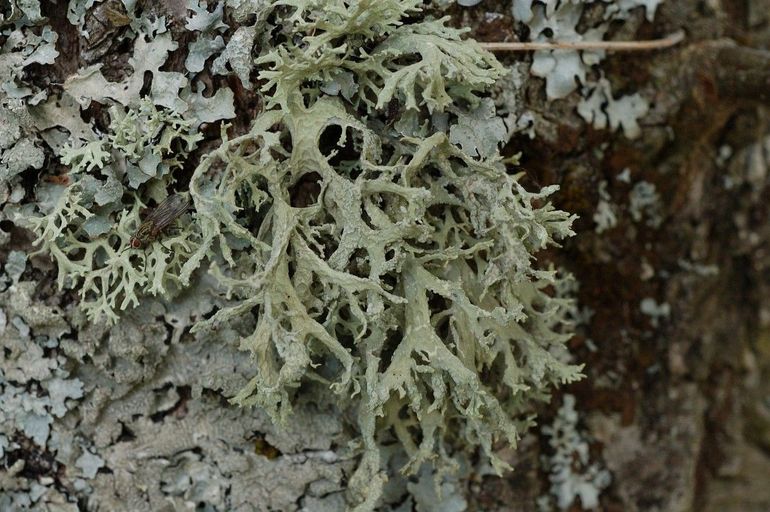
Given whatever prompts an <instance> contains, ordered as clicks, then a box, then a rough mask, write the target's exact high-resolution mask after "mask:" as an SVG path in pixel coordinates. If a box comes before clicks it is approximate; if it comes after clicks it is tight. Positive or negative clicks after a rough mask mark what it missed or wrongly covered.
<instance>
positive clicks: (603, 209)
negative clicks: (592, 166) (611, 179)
mask: <svg viewBox="0 0 770 512" xmlns="http://www.w3.org/2000/svg"><path fill="white" fill-rule="evenodd" d="M611 200H612V198H611V197H610V193H609V192H608V191H607V181H606V180H602V181H601V182H600V183H599V203H598V204H597V205H596V213H594V222H595V223H596V228H594V231H596V232H597V233H603V232H604V231H607V230H608V229H612V228H614V227H615V226H616V225H617V224H618V218H617V215H616V214H615V206H614V205H613V204H612V201H611Z"/></svg>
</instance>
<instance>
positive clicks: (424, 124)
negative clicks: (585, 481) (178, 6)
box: [28, 0, 580, 510]
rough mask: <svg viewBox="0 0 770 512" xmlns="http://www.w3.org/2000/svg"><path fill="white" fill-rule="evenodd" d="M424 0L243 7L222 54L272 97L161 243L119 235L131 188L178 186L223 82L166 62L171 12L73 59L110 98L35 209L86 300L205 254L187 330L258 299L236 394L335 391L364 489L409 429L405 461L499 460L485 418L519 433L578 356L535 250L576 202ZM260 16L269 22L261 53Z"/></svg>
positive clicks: (212, 166)
mask: <svg viewBox="0 0 770 512" xmlns="http://www.w3.org/2000/svg"><path fill="white" fill-rule="evenodd" d="M81 4H82V2H73V5H76V6H77V5H81ZM83 5H84V4H83ZM189 5H191V6H193V7H192V8H193V10H194V11H195V12H197V13H198V14H196V16H198V17H199V19H198V22H196V24H193V25H190V26H188V28H192V29H194V30H196V31H199V32H201V33H203V32H215V31H219V28H220V25H219V24H220V23H221V19H226V18H221V16H220V14H221V11H220V10H217V9H216V8H215V9H214V11H213V12H209V11H208V10H206V9H203V8H202V7H201V6H200V4H199V3H197V2H192V3H191V4H189ZM420 5H421V2H419V1H418V0H409V1H398V0H360V1H355V2H351V1H343V0H333V1H320V0H317V1H313V0H286V1H284V2H276V3H274V4H273V5H272V6H271V7H270V9H269V10H272V12H273V15H274V16H273V19H272V20H271V21H269V22H268V21H266V20H267V17H266V16H262V15H260V16H258V17H257V22H255V23H257V24H255V25H253V26H250V27H249V26H241V27H238V28H237V29H236V30H235V32H234V33H233V34H231V35H230V38H229V40H228V42H227V43H226V46H225V49H224V51H223V53H222V54H221V55H220V56H219V57H217V58H215V60H214V62H213V66H212V67H213V68H215V69H214V71H215V72H216V73H220V72H225V68H226V67H225V64H224V63H225V62H227V63H229V64H230V65H231V67H232V72H233V73H234V74H235V75H237V76H238V77H239V78H240V79H241V81H242V85H243V86H244V87H249V85H250V79H251V75H252V72H253V71H255V69H254V68H255V67H256V68H257V69H256V71H258V72H257V73H256V76H258V79H259V83H260V84H261V91H262V93H263V94H264V97H263V98H262V99H263V100H264V101H263V104H264V106H265V110H263V111H262V112H261V113H259V114H258V115H257V116H256V118H255V119H253V121H252V122H251V124H250V126H249V128H248V130H247V131H246V133H243V131H241V132H239V134H238V135H235V134H233V133H230V135H228V127H227V126H223V127H222V131H221V133H222V135H221V137H222V141H221V144H219V146H218V147H216V146H214V147H213V149H209V148H208V147H207V150H208V151H207V152H205V153H204V154H202V155H201V157H200V162H199V164H197V166H196V167H195V169H194V172H193V174H192V178H191V180H190V183H189V193H190V196H191V198H192V202H193V208H194V213H193V214H192V217H191V222H188V223H186V224H185V225H184V226H183V228H184V229H183V230H182V233H181V234H179V235H177V236H168V237H164V240H163V243H164V244H165V245H166V246H168V247H169V248H170V250H167V249H166V248H165V247H163V245H161V244H153V245H152V246H151V247H150V248H149V249H148V252H147V253H144V252H142V251H131V250H125V248H126V246H127V245H128V240H129V237H130V236H131V233H132V231H133V230H134V229H135V228H136V226H137V225H138V223H139V221H140V210H141V208H142V206H143V205H145V204H150V203H151V202H152V201H155V202H156V203H157V202H159V201H160V200H162V199H163V198H164V197H165V195H166V194H167V193H168V191H169V190H170V189H172V188H176V189H183V188H184V186H183V185H184V184H178V183H174V179H175V177H174V176H175V173H174V170H175V169H177V168H178V167H179V166H180V164H181V163H182V162H184V161H186V158H187V157H188V156H189V154H190V153H191V152H192V151H193V150H195V148H196V145H197V143H198V142H199V140H198V137H199V136H198V134H197V128H198V126H199V125H200V124H201V122H203V120H202V119H201V116H202V115H203V114H201V113H205V112H211V113H210V114H205V115H207V116H209V117H206V119H205V120H206V121H207V122H208V121H215V120H217V119H222V118H224V117H231V115H230V110H228V109H227V108H226V105H227V104H229V105H231V104H232V102H233V95H232V93H230V94H229V95H228V94H227V93H221V91H222V88H216V87H215V90H214V91H213V92H214V94H212V95H211V96H210V98H204V97H203V96H202V94H200V93H198V94H197V95H196V94H193V93H192V92H191V90H190V89H189V88H188V87H187V85H188V84H187V83H186V82H185V81H186V80H187V77H185V76H184V75H182V74H181V73H174V72H170V71H158V69H157V68H158V67H160V65H162V64H163V63H164V61H165V59H166V57H167V55H168V53H169V52H170V51H172V50H175V49H176V48H177V43H176V42H175V41H173V40H172V38H171V35H170V34H169V33H162V34H158V35H156V37H155V38H153V39H150V40H149V41H148V40H146V39H145V38H137V40H136V43H135V54H134V57H133V60H132V61H130V64H131V65H132V66H133V67H134V70H135V72H134V74H133V75H131V76H129V77H127V78H125V79H124V80H123V81H122V82H107V81H106V79H105V77H104V76H103V75H102V73H101V71H100V70H99V68H98V67H91V68H87V69H84V70H81V72H80V73H79V74H78V75H76V76H74V77H70V78H69V79H68V80H67V81H66V82H65V84H64V89H65V91H67V92H68V94H70V95H71V96H72V98H74V99H75V100H76V101H79V102H81V103H82V104H83V105H86V104H89V103H90V102H93V101H96V102H102V103H114V102H117V103H119V104H120V105H121V106H117V105H113V107H112V109H110V111H109V118H110V128H109V130H108V134H107V135H106V136H103V137H100V138H97V139H95V140H90V141H88V142H84V143H82V144H81V143H78V144H74V143H73V144H71V145H69V146H68V147H66V148H65V149H63V150H62V162H63V163H64V164H65V165H67V166H68V167H69V174H68V176H69V178H70V180H71V183H70V184H69V185H67V186H66V187H64V186H60V185H59V186H54V187H47V188H46V187H39V190H38V192H39V195H40V196H41V198H42V197H43V196H45V195H46V194H48V196H47V197H48V199H47V200H43V199H41V200H40V202H39V205H40V209H41V210H42V214H43V215H42V216H36V217H33V218H31V219H30V220H29V221H28V222H29V223H30V225H31V226H32V227H33V228H34V230H35V232H36V233H37V235H38V240H37V243H38V244H41V246H42V250H45V251H47V252H48V253H50V254H51V256H52V257H53V259H54V261H55V262H56V264H57V266H58V269H59V284H60V285H62V286H75V287H77V289H78V290H79V292H80V295H81V305H82V307H83V308H84V309H85V311H86V313H87V314H88V316H89V318H91V319H92V320H94V319H97V318H101V317H106V318H108V319H110V320H117V319H118V312H119V311H120V310H123V309H126V308H128V307H130V306H132V305H136V304H137V303H139V301H140V300H141V295H142V294H163V295H165V294H168V293H169V292H172V291H173V290H174V289H175V288H177V287H184V286H188V285H191V284H193V282H194V281H195V280H196V279H198V278H199V276H200V273H199V272H196V271H197V270H198V269H200V268H201V267H203V268H204V269H210V271H211V273H212V275H213V276H214V278H215V280H216V281H217V284H218V286H219V289H220V290H222V291H223V295H224V297H223V298H222V302H225V303H226V304H227V305H226V306H225V307H223V308H221V309H219V310H218V311H217V312H216V313H215V314H214V315H213V316H212V317H211V318H208V319H206V320H202V321H200V322H198V323H197V324H196V325H195V326H194V328H193V330H194V331H195V332H197V333H198V334H197V335H198V336H201V335H204V334H205V333H206V332H207V330H208V329H212V328H216V327H217V326H221V325H226V324H228V323H231V322H234V321H240V320H242V319H243V320H244V323H248V322H249V321H250V319H251V318H252V315H253V316H254V317H255V318H256V321H255V323H254V324H253V329H249V330H250V334H248V335H247V336H246V337H244V338H243V339H242V341H241V346H242V348H243V349H245V350H249V351H251V352H252V353H253V354H254V364H255V367H256V370H255V376H254V377H253V379H251V381H250V382H249V383H248V384H247V385H246V386H245V387H244V388H243V389H242V390H241V391H240V392H239V393H238V394H237V395H236V396H235V397H234V399H233V400H234V402H235V403H238V404H241V405H258V406H260V407H262V408H264V409H265V410H266V411H267V412H268V413H269V414H270V416H271V417H272V419H273V420H275V421H276V422H278V423H281V422H283V423H285V422H286V421H287V420H288V418H289V416H290V414H291V413H292V411H293V407H294V406H295V405H296V403H297V399H298V394H299V390H300V387H301V386H310V387H312V389H313V391H312V392H320V393H324V394H326V395H328V394H329V393H331V396H333V397H334V398H335V400H336V403H337V404H338V406H339V408H340V410H341V411H343V412H345V413H348V414H349V415H351V417H353V418H355V420H354V422H355V428H356V429H357V430H358V431H359V432H360V434H361V442H360V443H358V444H357V445H355V446H351V449H352V450H353V452H354V453H357V454H359V455H361V457H362V458H361V461H360V463H359V465H358V466H357V469H356V471H355V473H354V474H352V475H351V476H350V479H349V489H348V491H349V500H350V501H351V502H352V503H353V504H354V505H356V507H357V509H358V510H372V509H373V508H374V507H375V506H376V505H377V502H378V500H379V499H380V496H381V495H382V492H383V485H384V482H385V480H386V479H387V475H386V466H387V464H386V462H385V460H384V459H385V457H384V456H382V454H381V447H382V446H384V445H385V444H394V443H395V444H396V445H398V446H400V449H401V450H403V452H405V459H404V460H405V464H404V465H403V467H402V471H403V472H404V473H409V474H416V473H418V472H420V471H421V468H423V467H424V465H425V464H432V465H434V469H431V470H430V471H427V473H430V474H435V475H436V478H437V479H438V480H440V479H442V478H443V476H444V475H445V473H446V471H448V470H450V469H452V468H453V467H455V466H456V464H457V463H456V460H455V458H454V457H453V455H452V453H453V451H454V450H455V448H454V446H465V447H468V446H470V447H479V448H480V450H481V452H482V454H483V456H484V457H486V458H487V459H488V460H489V461H490V463H491V465H492V467H493V468H494V469H496V470H498V471H502V470H503V469H505V468H506V467H507V465H506V463H505V462H504V461H503V460H501V459H500V458H499V457H498V456H497V455H496V454H495V450H494V443H495V441H496V440H504V441H506V442H508V443H509V444H511V445H515V444H516V442H517V440H518V439H519V437H520V435H521V434H522V432H523V431H524V430H525V429H526V428H527V427H529V426H530V425H531V424H532V422H533V418H532V416H531V407H532V402H533V401H536V400H543V399H547V397H548V394H549V392H550V389H551V388H552V387H553V386H554V385H558V384H560V383H565V382H571V381H573V380H576V379H578V378H579V377H580V373H579V372H580V367H579V366H577V365H572V364H570V363H569V362H568V357H565V353H566V349H565V346H564V344H565V342H566V340H567V339H568V338H569V337H570V328H571V324H572V321H573V320H572V317H573V316H574V306H573V303H572V302H571V300H570V299H567V298H565V297H563V296H561V295H560V294H559V290H561V289H562V288H564V282H563V278H561V277H559V276H558V275H557V273H556V272H555V271H553V270H541V269H539V268H538V267H537V266H536V265H535V262H534V259H535V255H536V254H537V253H538V251H540V250H542V249H545V248H547V247H549V246H551V245H554V244H556V242H557V241H559V240H561V239H563V238H565V237H567V236H570V235H572V234H573V233H572V231H571V228H570V226H571V223H572V221H573V216H571V215H569V214H567V213H565V212H562V211H559V210H557V209H555V208H554V207H553V206H552V205H551V204H550V203H549V202H548V198H549V196H550V195H551V194H552V193H553V192H554V191H555V189H556V188H555V187H546V188H544V189H542V190H539V191H528V190H526V189H525V188H524V187H523V186H522V185H521V184H520V183H519V178H520V177H519V175H516V174H513V173H510V172H509V170H508V169H507V168H506V164H505V163H504V162H503V160H502V158H501V157H500V155H499V152H498V148H497V146H498V143H499V142H500V141H501V140H503V139H504V138H505V137H506V135H507V134H506V130H505V127H504V125H502V124H501V122H500V121H499V119H498V118H497V117H496V116H495V112H494V109H493V106H492V103H491V102H489V101H485V100H482V97H483V95H484V94H485V93H486V92H487V90H488V89H489V87H490V86H491V85H492V84H493V83H494V82H495V80H496V79H497V78H499V76H500V75H501V73H502V67H501V66H500V64H499V63H498V62H497V61H496V60H495V58H494V57H493V56H492V55H491V54H489V53H488V52H485V51H483V50H482V49H481V48H480V47H479V46H478V44H476V43H475V42H473V41H469V40H463V39H461V35H462V33H463V31H462V30H457V29H454V28H450V27H448V26H446V20H444V19H442V20H433V19H426V18H425V17H424V16H423V14H422V13H421V12H420V9H419V7H420ZM262 14H264V13H262ZM268 24H272V25H271V26H270V28H272V29H273V34H274V36H275V37H274V40H273V41H271V42H270V43H269V44H267V43H265V44H264V45H263V46H262V49H261V55H260V56H259V57H257V58H253V57H252V56H251V55H252V53H251V52H252V51H253V45H254V42H255V41H256V40H258V39H257V37H258V35H259V34H258V31H261V30H263V27H262V25H268ZM260 40H262V41H267V40H268V38H262V39H260ZM217 47H221V45H217ZM142 48H144V49H147V50H149V53H148V55H147V56H146V59H145V60H144V61H140V57H139V55H140V54H139V50H140V49H142ZM217 51H218V50H214V53H216V52H217ZM213 56H214V54H208V53H206V57H205V58H209V57H213ZM196 58H197V59H199V60H200V58H201V57H196ZM152 63H155V64H157V65H156V66H155V68H150V67H148V66H149V65H150V64H152ZM199 68H200V62H198V63H197V64H195V65H193V66H192V69H191V70H190V71H191V72H196V71H195V70H197V69H199ZM145 72H149V73H150V74H152V83H151V85H150V87H149V90H150V93H149V97H148V98H147V99H140V98H139V97H138V95H139V93H140V91H141V90H142V89H145V90H146V89H147V87H144V85H145V84H144V81H143V78H142V76H143V75H144V73H145ZM197 85H198V86H200V84H197ZM180 90H181V91H182V92H180ZM196 90H197V91H202V90H203V89H202V88H201V87H196ZM178 94H180V95H181V96H178ZM205 99H209V100H210V102H209V103H208V104H207V103H206V101H204V100H205ZM196 105H197V106H196ZM223 105H224V106H223ZM233 114H234V111H233ZM477 131H478V132H479V136H478V137H470V136H469V135H470V134H474V135H475V134H476V133H475V132H477ZM481 133H483V134H486V136H482V135H481ZM191 167H192V166H191ZM427 473H425V474H427Z"/></svg>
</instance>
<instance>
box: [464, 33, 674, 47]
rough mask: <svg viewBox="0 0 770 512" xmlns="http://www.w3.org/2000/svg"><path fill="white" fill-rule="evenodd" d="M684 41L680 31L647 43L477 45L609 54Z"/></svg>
mask: <svg viewBox="0 0 770 512" xmlns="http://www.w3.org/2000/svg"><path fill="white" fill-rule="evenodd" d="M683 39H684V31H682V30H680V31H679V32H675V33H673V34H671V35H670V36H668V37H664V38H663V39H650V40H647V41H573V42H561V43H560V42H554V43H541V42H535V43H479V44H480V45H481V47H482V48H484V49H485V50H489V51H491V52H531V51H537V50H607V51H610V52H633V51H640V50H659V49H661V48H668V47H670V46H674V45H675V44H677V43H679V42H681V41H682V40H683Z"/></svg>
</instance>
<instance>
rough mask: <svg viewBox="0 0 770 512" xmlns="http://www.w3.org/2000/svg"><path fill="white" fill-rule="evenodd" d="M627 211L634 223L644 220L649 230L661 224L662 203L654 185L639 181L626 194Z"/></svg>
mask: <svg viewBox="0 0 770 512" xmlns="http://www.w3.org/2000/svg"><path fill="white" fill-rule="evenodd" d="M628 211H629V213H630V214H631V218H632V219H634V221H636V222H641V221H642V219H644V218H646V219H647V220H646V224H647V225H648V226H650V227H651V228H657V227H659V226H660V225H661V224H662V223H663V202H662V201H661V199H660V195H659V194H658V191H657V189H656V188H655V184H654V183H650V182H648V181H640V182H638V183H636V184H635V185H634V187H633V188H632V189H631V191H630V192H629V193H628Z"/></svg>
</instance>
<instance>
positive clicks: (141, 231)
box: [129, 194, 190, 249]
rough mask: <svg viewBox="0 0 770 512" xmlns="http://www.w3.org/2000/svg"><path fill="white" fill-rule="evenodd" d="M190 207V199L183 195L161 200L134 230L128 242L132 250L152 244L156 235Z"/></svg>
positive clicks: (174, 195)
mask: <svg viewBox="0 0 770 512" xmlns="http://www.w3.org/2000/svg"><path fill="white" fill-rule="evenodd" d="M189 206H190V198H189V196H187V195H183V194H172V195H170V196H168V197H167V198H166V199H164V200H163V202H162V203H160V204H159V205H158V206H157V207H156V208H155V209H154V210H152V211H151V212H150V214H149V215H148V216H147V218H146V219H145V220H144V222H142V223H141V224H140V225H139V227H138V228H137V229H136V232H135V233H134V236H132V237H131V240H130V242H129V244H130V246H131V248H132V249H140V248H141V247H142V246H143V245H146V244H149V243H152V242H154V241H155V240H156V239H157V238H158V235H160V234H161V233H162V232H163V231H165V230H166V229H168V228H169V226H170V225H171V224H172V223H173V222H174V221H175V220H176V219H177V217H179V216H180V215H182V214H183V213H184V212H185V210H187V208H188V207H189Z"/></svg>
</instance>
